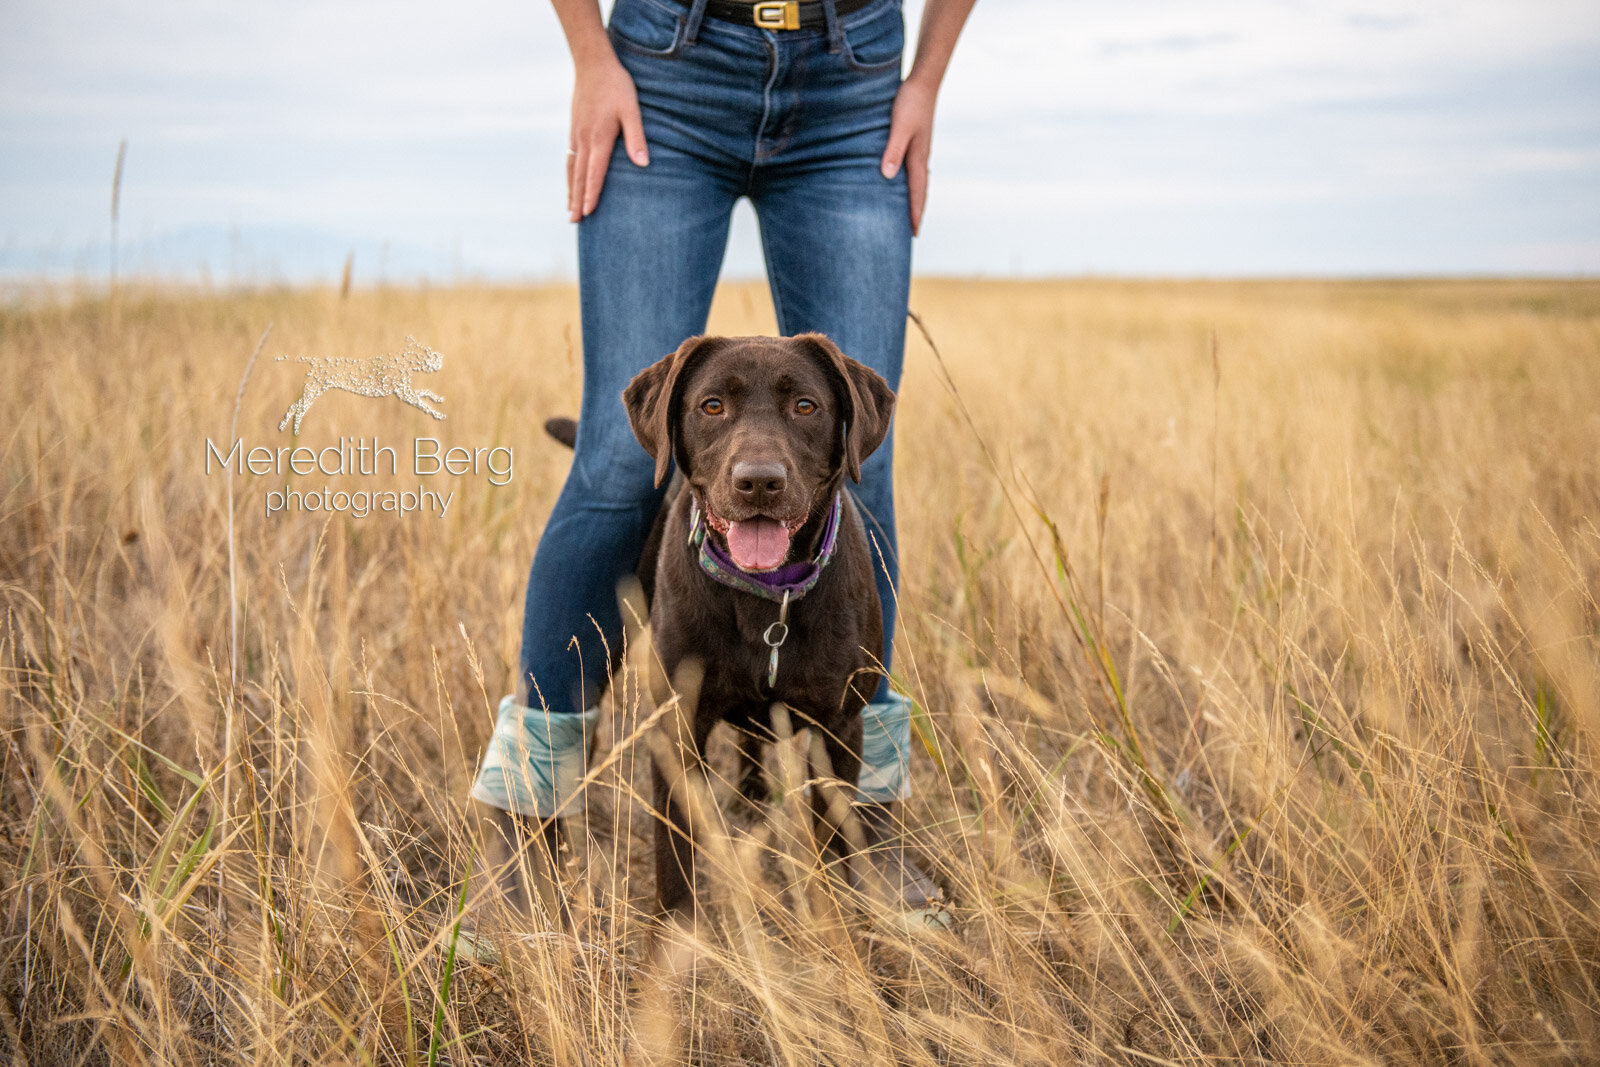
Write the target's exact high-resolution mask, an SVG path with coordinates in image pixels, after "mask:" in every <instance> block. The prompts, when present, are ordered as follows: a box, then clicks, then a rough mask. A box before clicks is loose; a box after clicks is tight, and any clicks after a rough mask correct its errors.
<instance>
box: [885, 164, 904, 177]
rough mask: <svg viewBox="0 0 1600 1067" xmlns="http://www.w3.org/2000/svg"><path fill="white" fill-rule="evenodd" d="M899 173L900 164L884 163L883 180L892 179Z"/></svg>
mask: <svg viewBox="0 0 1600 1067" xmlns="http://www.w3.org/2000/svg"><path fill="white" fill-rule="evenodd" d="M899 172H900V164H898V163H885V164H884V165H883V176H884V177H885V178H893V177H894V176H895V175H896V174H898V173H899Z"/></svg>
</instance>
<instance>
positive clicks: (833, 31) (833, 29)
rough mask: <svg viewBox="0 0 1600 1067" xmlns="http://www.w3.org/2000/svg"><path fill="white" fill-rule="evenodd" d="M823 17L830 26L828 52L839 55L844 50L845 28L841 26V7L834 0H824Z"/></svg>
mask: <svg viewBox="0 0 1600 1067" xmlns="http://www.w3.org/2000/svg"><path fill="white" fill-rule="evenodd" d="M822 18H823V21H824V22H825V23H826V24H827V27H828V53H829V54H830V55H838V54H839V53H840V52H843V51H844V30H843V29H841V28H840V26H839V9H838V8H836V7H834V6H833V0H822Z"/></svg>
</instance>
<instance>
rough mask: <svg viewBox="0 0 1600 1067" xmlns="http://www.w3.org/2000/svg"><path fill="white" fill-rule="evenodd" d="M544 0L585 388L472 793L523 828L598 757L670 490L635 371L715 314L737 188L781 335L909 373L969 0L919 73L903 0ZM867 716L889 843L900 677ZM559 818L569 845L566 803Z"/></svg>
mask: <svg viewBox="0 0 1600 1067" xmlns="http://www.w3.org/2000/svg"><path fill="white" fill-rule="evenodd" d="M552 3H553V4H554V6H555V9H556V14H557V16H558V18H559V19H560V21H561V26H562V29H563V31H564V32H565V34H566V39H567V44H568V47H569V48H570V50H571V52H572V58H573V63H574V66H575V68H576V84H575V87H574V91H573V98H572V127H571V147H570V149H569V151H568V153H567V207H568V210H569V213H570V216H571V219H572V221H574V222H576V223H578V276H579V290H578V291H579V301H580V304H581V313H582V329H583V375H584V377H583V402H582V407H581V411H580V416H579V420H578V437H577V442H576V452H575V454H574V456H573V461H572V468H571V471H570V472H569V473H568V475H567V480H566V484H565V486H564V487H563V489H562V491H561V495H560V497H559V498H558V499H557V501H556V505H555V509H554V510H553V512H552V513H551V515H550V519H549V522H548V524H547V525H546V526H545V531H544V534H543V536H542V538H541V539H540V542H539V546H538V549H537V551H536V553H535V556H534V561H533V566H532V569H531V572H530V574H529V577H528V587H527V596H526V601H525V608H524V618H523V631H522V656H521V671H520V681H519V688H518V692H517V694H515V696H514V697H512V696H508V697H507V698H506V699H505V701H503V702H502V704H501V706H500V714H499V719H498V722H497V724H496V728H495V732H494V735H493V737H492V738H491V741H490V744H489V747H488V750H487V751H486V753H485V756H484V761H483V765H482V768H481V769H480V772H479V775H478V779H477V782H476V784H475V785H474V787H473V791H472V795H473V797H474V798H476V799H477V800H479V801H481V802H483V803H485V804H488V805H490V806H491V807H492V808H493V809H494V811H495V813H496V816H497V818H498V819H499V821H500V824H501V828H502V831H503V832H506V834H507V837H508V839H509V840H512V841H517V840H522V839H526V837H527V835H529V834H530V833H532V832H533V827H534V826H536V825H537V822H538V821H539V820H541V819H548V818H549V817H550V816H551V815H553V814H555V813H556V812H557V811H558V810H559V809H560V807H561V805H562V804H563V803H564V802H565V801H566V800H567V799H568V797H569V796H570V794H571V792H572V790H573V788H574V784H575V783H576V782H577V780H578V779H579V778H581V777H582V775H583V773H584V761H585V756H586V752H587V744H586V736H585V735H586V733H587V732H588V731H589V730H590V728H591V726H592V724H593V721H594V719H595V716H596V715H597V714H598V713H597V711H596V710H595V707H594V705H595V703H596V701H597V700H598V697H599V694H600V691H601V689H602V688H603V687H604V685H605V682H606V676H607V672H608V667H609V661H610V654H609V652H610V650H612V649H615V648H617V647H618V646H619V642H620V640H621V633H622V624H621V616H620V613H619V610H618V607H617V602H616V589H617V583H618V581H619V580H620V579H622V578H624V577H625V576H627V575H629V574H631V573H632V571H633V569H634V567H635V566H636V564H637V563H638V560H639V555H640V551H641V549H642V548H643V546H644V543H645V538H646V536H647V534H648V533H649V530H650V526H651V523H652V521H653V519H654V517H655V514H656V511H657V509H658V507H659V505H660V503H661V499H662V495H661V494H662V491H660V490H657V489H656V488H655V486H654V471H653V465H652V461H651V459H650V457H649V456H648V455H647V454H646V453H645V451H644V449H643V448H641V447H640V446H639V444H638V442H637V441H636V440H635V439H634V436H633V433H632V431H631V430H630V429H629V426H628V420H627V418H626V416H625V413H624V411H623V406H622V402H621V394H622V390H623V388H624V387H625V386H626V385H627V384H628V382H629V381H630V380H631V379H632V378H633V376H634V375H635V374H636V373H637V372H639V371H640V370H642V369H643V368H644V367H645V366H647V365H648V364H650V363H652V362H653V361H655V360H656V359H658V358H660V357H661V356H662V354H664V353H667V352H671V351H672V350H674V349H675V348H677V347H678V345H679V344H680V343H682V341H683V340H684V339H685V338H687V337H691V336H694V335H696V334H700V333H703V332H704V331H705V326H706V319H707V316H708V315H709V313H710V308H711V297H712V293H713V291H714V290H715V288H716V283H717V276H718V273H719V272H720V270H721V266H722V257H723V252H724V249H725V248H726V245H727V239H728V227H729V220H730V217H731V215H732V212H733V208H734V205H735V203H736V202H737V201H738V199H739V198H740V197H749V199H750V200H751V202H752V204H753V206H754V207H755V211H756V215H757V218H758V220H759V225H760V231H761V243H762V249H763V251H764V253H765V257H766V266H767V275H768V280H769V284H770V287H771V292H772V301H773V305H774V308H775V310H776V312H777V318H778V325H779V328H780V331H781V332H782V333H784V334H786V335H788V334H797V333H805V332H810V331H815V332H818V333H823V334H826V335H827V336H828V337H830V338H832V339H833V341H834V342H835V343H836V344H838V346H839V347H840V348H841V349H843V350H844V352H846V353H847V354H848V355H850V356H853V357H854V358H856V359H858V360H860V361H861V362H863V363H865V364H866V365H867V366H869V367H871V368H872V369H873V370H876V371H877V372H878V373H879V374H881V375H883V377H884V378H885V379H886V380H887V381H888V382H889V384H890V386H891V387H892V388H898V387H899V381H900V366H901V359H902V356H903V353H904V348H905V323H906V310H907V307H908V300H909V289H910V279H911V240H912V237H913V236H914V235H915V234H916V233H917V231H918V229H919V228H920V226H921V222H922V213H923V205H924V203H925V201H926V197H927V189H928V155H929V146H930V141H931V137H932V132H933V114H934V104H935V101H936V98H937V96H938V92H939V85H940V83H941V81H942V80H943V78H944V72H945V68H946V66H947V64H948V63H949V60H950V56H951V53H952V52H953V50H954V48H955V44H956V39H957V37H958V36H959V35H960V33H961V29H962V27H963V25H964V24H965V22H966V19H967V16H968V14H969V12H970V11H971V9H972V7H973V4H974V3H975V0H927V4H926V7H925V9H924V12H923V17H922V24H921V28H920V31H919V34H918V41H917V50H916V55H915V60H914V62H913V64H912V68H911V71H910V73H909V74H908V75H907V76H906V77H905V79H904V80H903V81H902V79H901V73H900V72H901V56H902V50H903V45H904V32H905V31H904V21H903V18H902V15H901V6H900V0H776V2H765V3H740V2H737V0H616V2H615V5H614V7H613V10H612V12H611V18H610V22H609V24H608V25H603V24H602V22H601V18H600V10H599V4H598V2H597V0H552ZM892 454H893V439H892V437H891V438H890V440H888V441H886V442H885V443H884V445H883V446H882V447H881V448H879V449H878V451H877V452H876V453H875V454H874V455H873V456H872V458H871V459H870V460H869V461H868V462H866V463H864V464H863V465H862V467H863V469H862V477H861V484H860V487H859V491H858V493H859V495H858V499H859V501H860V503H861V505H862V511H863V516H864V518H865V519H866V522H867V528H868V533H869V537H870V539H871V540H872V541H873V542H874V547H875V549H876V552H875V555H876V556H877V559H876V561H875V562H876V564H877V567H876V570H877V583H878V594H879V598H880V600H881V601H882V605H883V619H884V648H883V663H884V667H885V670H887V668H888V665H889V653H890V647H891V645H892V641H893V633H894V621H895V607H896V604H895V583H896V580H897V577H898V567H897V544H896V537H895V520H894V492H893V483H892V476H891V467H892ZM862 714H863V719H864V722H863V726H864V735H865V741H864V745H863V748H864V752H863V764H862V770H861V775H860V779H859V783H858V793H859V800H860V802H861V805H862V808H861V810H862V813H863V815H864V816H865V817H866V823H867V825H868V828H869V830H874V829H875V830H876V831H877V832H876V834H875V835H874V836H878V837H882V836H886V834H887V827H888V826H889V825H890V824H891V822H892V819H893V810H892V807H891V805H893V804H894V802H896V801H898V800H901V799H903V798H905V797H906V796H908V795H909V790H910V776H909V774H908V768H907V764H908V761H909V757H910V708H909V705H908V704H907V702H906V701H905V699H904V698H903V697H901V696H899V695H898V694H895V693H893V692H892V691H891V690H890V689H889V686H888V682H887V677H885V679H884V680H883V682H882V684H880V686H879V688H878V691H877V693H876V694H875V696H874V698H873V700H872V702H871V703H869V704H868V705H867V707H866V709H865V710H864V711H863V713H862ZM544 836H545V840H546V842H547V846H548V847H553V846H554V845H555V843H556V841H557V836H556V827H555V823H554V821H552V822H550V823H549V824H547V826H546V830H545V835H544ZM901 861H902V862H904V861H903V856H902V857H901ZM918 877H920V872H919V873H918ZM912 881H913V882H916V883H917V884H919V885H923V886H931V883H928V882H927V880H926V878H920V881H918V880H917V878H913V879H912ZM906 884H910V883H906ZM906 896H907V903H908V904H910V905H919V904H920V903H921V902H922V901H921V900H920V898H919V897H918V894H917V892H915V891H914V890H908V891H907V893H906Z"/></svg>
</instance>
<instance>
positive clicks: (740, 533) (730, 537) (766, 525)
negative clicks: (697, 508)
mask: <svg viewBox="0 0 1600 1067" xmlns="http://www.w3.org/2000/svg"><path fill="white" fill-rule="evenodd" d="M706 522H707V523H709V524H710V526H711V528H712V529H713V530H715V531H717V533H719V534H721V535H722V536H723V538H724V539H725V540H726V541H727V542H728V555H730V556H732V557H733V562H734V563H736V564H738V566H739V569H740V570H745V571H770V570H776V569H777V568H779V567H781V566H783V561H784V560H786V559H788V558H789V541H790V539H791V538H792V537H793V536H794V532H795V531H796V530H798V529H800V527H802V526H804V525H805V523H806V516H804V515H802V516H800V517H799V518H797V519H788V520H785V519H775V518H772V517H771V516H768V515H753V516H751V517H750V518H748V519H724V518H722V517H721V516H720V515H717V514H714V513H713V512H712V511H711V510H710V509H709V508H708V509H706Z"/></svg>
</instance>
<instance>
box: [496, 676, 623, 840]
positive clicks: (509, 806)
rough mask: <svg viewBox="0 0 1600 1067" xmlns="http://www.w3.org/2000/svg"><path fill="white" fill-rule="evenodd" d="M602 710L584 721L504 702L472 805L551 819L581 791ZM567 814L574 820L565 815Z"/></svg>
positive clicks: (592, 710)
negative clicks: (597, 721)
mask: <svg viewBox="0 0 1600 1067" xmlns="http://www.w3.org/2000/svg"><path fill="white" fill-rule="evenodd" d="M599 718H600V709H599V708H590V709H589V710H588V711H586V712H584V713H583V714H582V715H574V714H572V713H570V712H567V713H561V712H549V711H545V710H544V709H543V708H530V707H527V706H526V705H523V704H518V703H517V701H516V698H515V697H510V696H508V697H506V698H505V699H504V700H502V701H500V717H499V718H498V719H497V720H496V721H495V724H494V734H493V735H492V736H491V737H490V738H489V747H488V748H487V749H486V750H485V751H484V754H483V766H482V767H481V768H480V769H479V771H478V780H477V781H476V782H474V783H473V785H472V799H473V800H480V801H482V802H483V803H485V804H489V805H492V806H494V807H497V808H501V809H503V810H505V811H510V812H515V813H516V814H518V815H530V816H533V817H535V818H541V819H547V818H549V817H550V816H552V815H554V814H555V813H556V812H557V811H559V810H560V809H561V805H563V804H565V803H566V802H567V800H568V799H569V798H570V797H571V796H572V795H573V793H575V792H576V791H577V788H578V783H579V782H580V781H582V779H583V775H584V771H585V769H586V765H587V763H588V759H589V738H590V737H592V736H593V734H594V725H595V722H596V720H598V719H599ZM565 814H571V812H570V811H569V812H566V813H565Z"/></svg>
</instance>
